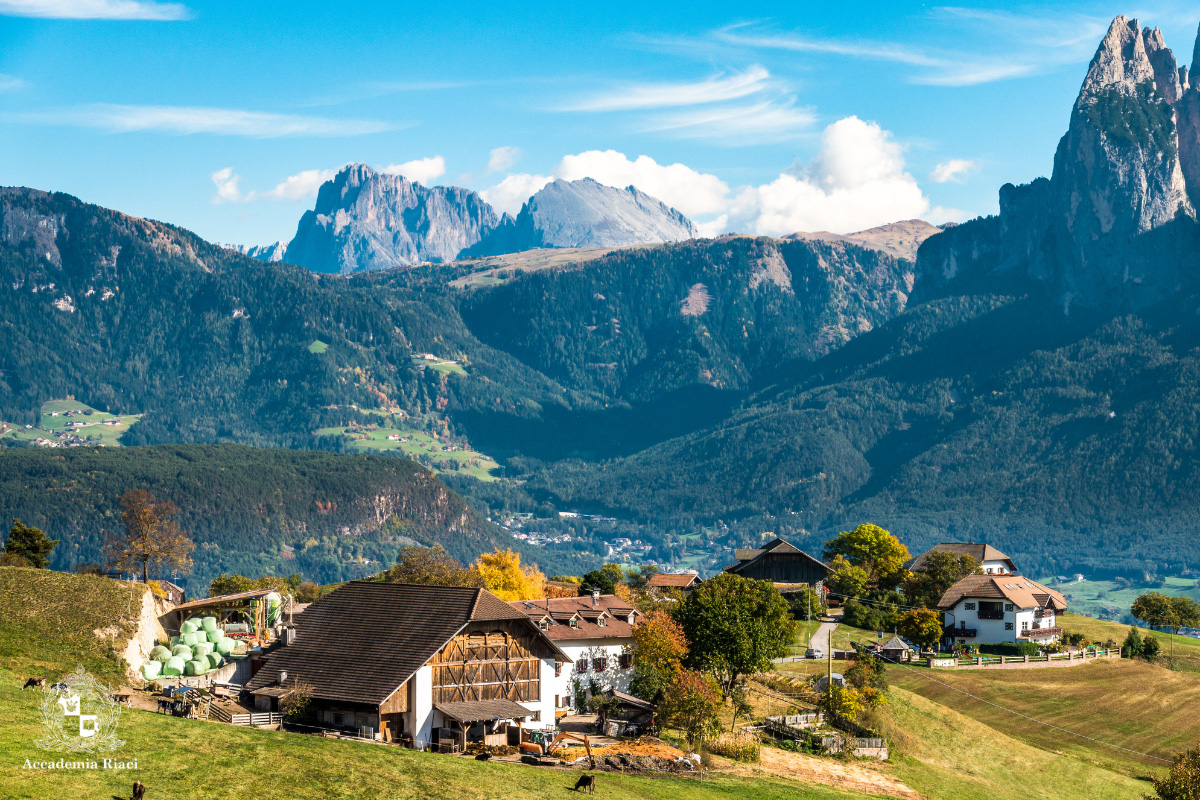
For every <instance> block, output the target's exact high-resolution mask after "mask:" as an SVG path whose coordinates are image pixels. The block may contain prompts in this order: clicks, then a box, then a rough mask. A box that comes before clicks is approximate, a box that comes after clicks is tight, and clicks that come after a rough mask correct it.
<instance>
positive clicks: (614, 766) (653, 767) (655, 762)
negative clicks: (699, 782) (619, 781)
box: [596, 748, 696, 772]
mask: <svg viewBox="0 0 1200 800" xmlns="http://www.w3.org/2000/svg"><path fill="white" fill-rule="evenodd" d="M605 749H607V748H605ZM596 769H603V770H611V771H614V772H694V771H695V770H696V763H695V762H694V761H692V760H691V759H690V758H679V759H673V758H661V757H659V756H633V755H625V754H623V753H613V754H611V755H602V756H597V758H596Z"/></svg>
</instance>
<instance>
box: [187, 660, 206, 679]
mask: <svg viewBox="0 0 1200 800" xmlns="http://www.w3.org/2000/svg"><path fill="white" fill-rule="evenodd" d="M206 672H208V659H207V658H206V659H204V660H203V661H189V662H187V663H186V664H184V665H183V674H184V675H203V674H204V673H206Z"/></svg>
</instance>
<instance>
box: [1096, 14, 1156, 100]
mask: <svg viewBox="0 0 1200 800" xmlns="http://www.w3.org/2000/svg"><path fill="white" fill-rule="evenodd" d="M1152 80H1154V67H1153V66H1151V64H1150V59H1149V57H1148V56H1147V54H1146V44H1145V40H1144V39H1143V38H1142V35H1141V31H1140V29H1139V27H1138V21H1137V20H1136V19H1133V20H1131V19H1128V18H1127V17H1125V15H1123V14H1121V15H1118V16H1117V18H1116V19H1114V20H1113V21H1112V24H1111V25H1109V27H1108V33H1106V34H1105V35H1104V39H1103V40H1101V42H1100V46H1099V47H1098V48H1096V55H1095V56H1093V57H1092V63H1091V64H1090V65H1089V66H1088V73H1087V77H1086V78H1084V81H1083V90H1082V93H1083V94H1089V93H1094V92H1097V91H1101V90H1104V89H1108V88H1111V87H1115V86H1137V85H1139V84H1141V83H1144V82H1145V81H1152Z"/></svg>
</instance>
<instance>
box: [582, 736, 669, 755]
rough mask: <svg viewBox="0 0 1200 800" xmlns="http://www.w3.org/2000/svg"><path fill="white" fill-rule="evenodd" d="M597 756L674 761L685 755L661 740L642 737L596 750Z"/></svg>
mask: <svg viewBox="0 0 1200 800" xmlns="http://www.w3.org/2000/svg"><path fill="white" fill-rule="evenodd" d="M596 754H597V755H605V756H610V755H618V754H620V755H627V756H653V757H655V758H669V759H671V760H675V759H677V758H683V757H684V756H685V755H687V754H686V753H684V752H683V751H682V750H680V749H679V748H678V747H672V746H671V745H669V744H667V743H666V742H664V741H663V740H662V739H656V738H654V737H653V736H643V737H641V738H640V739H636V740H634V741H632V742H618V743H617V744H610V745H609V746H607V747H605V748H603V749H600V750H597V751H596Z"/></svg>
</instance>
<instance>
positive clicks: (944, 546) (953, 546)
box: [908, 542, 1017, 572]
mask: <svg viewBox="0 0 1200 800" xmlns="http://www.w3.org/2000/svg"><path fill="white" fill-rule="evenodd" d="M930 553H953V554H954V555H956V556H970V557H971V558H973V559H975V560H976V561H978V562H979V563H980V564H982V563H983V562H984V561H1004V562H1007V563H1008V568H1009V569H1010V570H1012V571H1014V572H1016V570H1017V565H1016V564H1014V563H1013V561H1012V559H1011V558H1009V557H1008V556H1006V555H1004V553H1001V552H1000V551H999V550H997V549H996V548H994V547H992V546H991V545H990V544H977V543H975V542H942V543H941V544H935V545H934V546H933V547H931V548H929V549H928V550H926V551H925V552H924V553H921V555H919V556H917V557H916V558H914V559H913V560H912V563H911V564H909V565H908V568H909V569H910V570H919V569H921V568H922V567H923V566H925V559H926V558H928V557H929V554H930Z"/></svg>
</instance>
